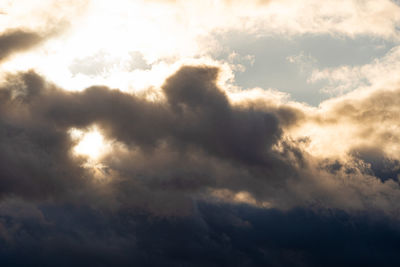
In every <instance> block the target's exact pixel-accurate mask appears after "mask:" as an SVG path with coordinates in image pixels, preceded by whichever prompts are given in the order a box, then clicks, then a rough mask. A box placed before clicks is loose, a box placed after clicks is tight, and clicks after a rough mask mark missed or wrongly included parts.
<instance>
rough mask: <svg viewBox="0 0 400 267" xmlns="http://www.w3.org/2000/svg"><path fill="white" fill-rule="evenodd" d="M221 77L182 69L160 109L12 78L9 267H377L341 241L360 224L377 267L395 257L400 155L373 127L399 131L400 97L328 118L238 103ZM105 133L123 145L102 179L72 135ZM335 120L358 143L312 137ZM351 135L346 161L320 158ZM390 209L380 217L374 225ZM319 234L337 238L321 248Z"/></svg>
mask: <svg viewBox="0 0 400 267" xmlns="http://www.w3.org/2000/svg"><path fill="white" fill-rule="evenodd" d="M218 73H219V70H218V68H216V67H207V66H196V67H195V66H184V67H182V68H181V69H179V70H178V71H177V72H176V73H174V74H173V75H172V76H171V77H169V78H168V79H167V80H166V81H165V83H164V85H163V86H162V88H161V89H162V94H163V97H162V98H160V99H157V100H155V101H150V100H147V99H146V98H143V97H141V96H136V95H132V94H128V93H124V92H121V91H119V90H116V89H110V88H108V87H104V86H92V87H90V88H87V89H86V90H83V91H81V92H71V91H65V90H63V89H61V88H59V87H57V86H56V85H54V84H51V83H49V82H47V81H46V80H45V79H44V78H43V77H41V76H39V75H38V74H36V73H35V72H33V71H30V72H22V73H16V74H12V75H9V76H8V77H7V79H6V81H5V82H4V83H3V84H2V85H1V89H0V125H1V128H0V129H1V130H0V148H1V149H0V162H1V164H0V173H1V174H2V179H1V181H0V183H1V187H0V188H1V190H0V197H1V198H2V202H1V205H0V239H1V240H2V241H1V242H4V244H5V246H6V247H7V246H10V249H8V250H0V254H2V255H4V257H3V258H4V259H5V260H6V261H9V262H11V261H13V262H15V261H17V262H19V263H20V264H24V261H25V260H27V261H30V262H45V263H49V264H51V263H53V262H55V261H57V260H60V259H64V258H65V256H63V255H69V256H71V257H69V259H70V260H66V262H68V263H71V259H80V260H81V262H80V263H82V264H86V265H88V264H89V265H90V264H100V263H107V264H110V265H115V264H131V263H137V264H150V265H151V264H158V263H159V262H157V260H160V262H161V261H162V262H171V264H172V265H174V264H181V263H182V264H184V263H196V262H198V263H199V264H200V265H204V264H208V263H210V262H214V263H215V262H218V263H220V264H225V263H226V264H229V263H231V262H230V260H232V261H234V262H240V261H243V262H242V263H243V264H245V263H246V262H247V264H250V265H265V264H276V265H278V266H279V265H282V264H290V260H289V259H292V258H293V257H294V258H293V259H295V262H301V263H304V264H306V265H313V264H314V265H319V264H320V263H321V262H323V261H324V259H326V257H325V256H326V255H328V251H329V253H330V252H331V248H332V247H333V248H334V249H336V250H338V251H339V252H338V253H339V254H340V257H339V258H335V260H334V261H333V262H334V263H335V264H339V265H340V264H343V263H345V262H348V261H353V262H356V263H364V257H362V256H360V254H358V253H356V252H357V251H355V250H354V249H353V247H351V246H350V247H348V248H347V247H346V248H343V246H342V245H343V244H348V243H349V242H350V239H349V237H348V236H349V235H350V236H352V235H357V234H359V233H360V229H361V231H364V232H363V233H364V234H365V236H366V237H365V239H362V238H359V237H355V239H351V240H353V241H354V242H355V246H356V247H359V246H361V245H362V244H364V241H365V240H366V241H368V242H373V243H374V244H375V245H374V246H373V247H372V248H371V247H364V249H365V250H369V249H371V250H374V251H379V254H374V255H375V256H371V258H369V261H371V262H382V261H384V260H387V262H392V261H391V259H384V256H383V255H386V254H385V252H384V251H385V249H386V248H387V246H386V245H385V242H386V241H388V242H393V240H396V238H397V237H392V238H390V236H393V235H395V236H397V234H398V229H397V228H396V227H393V225H392V222H397V221H398V210H399V207H398V203H399V200H400V188H399V185H398V174H399V154H396V153H395V151H396V150H393V149H392V150H390V146H389V145H388V146H386V145H385V144H386V143H384V139H379V138H377V136H379V129H378V127H376V128H374V130H368V134H366V133H365V131H366V130H367V128H368V125H376V126H377V125H382V127H383V128H382V129H385V128H384V127H388V125H390V124H391V123H396V120H395V118H396V116H395V114H397V106H398V103H397V97H396V96H397V95H398V92H397V91H396V90H392V91H390V90H389V91H385V90H383V89H380V90H376V91H374V92H369V93H368V94H367V93H365V95H364V96H362V97H361V96H359V97H356V96H355V95H351V94H350V95H346V96H342V97H340V98H337V99H335V100H331V101H328V102H325V103H323V104H322V105H321V107H320V108H319V109H317V108H311V107H307V106H305V105H302V104H299V103H294V102H290V101H288V100H287V99H286V98H285V96H283V95H282V94H277V93H274V92H272V91H269V92H264V91H261V90H260V89H255V90H253V91H251V93H250V94H246V97H245V96H244V95H243V94H241V93H240V92H239V93H229V92H228V91H227V90H223V89H222V88H221V87H220V86H218V85H217V84H218ZM368 112H372V114H371V115H368V114H369V113H368ZM367 122H368V124H367ZM94 125H95V126H96V127H97V128H98V129H99V131H101V133H102V134H103V135H104V137H105V139H106V140H107V141H108V142H110V144H112V148H111V149H110V151H107V152H106V154H104V155H103V156H102V157H101V158H100V159H99V160H100V163H101V167H99V172H100V174H99V173H96V170H94V169H92V168H90V167H89V168H88V167H85V162H86V161H87V159H86V158H85V157H82V156H77V155H75V154H74V153H73V148H74V146H75V145H76V144H77V141H75V140H74V139H73V138H72V137H71V135H70V134H69V131H70V129H72V128H75V129H76V128H77V129H81V130H85V129H90V128H91V127H93V126H94ZM310 125H311V126H312V127H309V126H310ZM332 125H334V129H340V127H353V128H348V129H352V130H351V131H347V132H346V133H348V134H349V136H350V137H349V138H347V137H346V139H343V135H338V134H337V132H334V133H331V134H333V135H330V136H325V135H323V134H321V135H318V134H317V135H316V134H314V135H313V134H312V133H313V131H310V129H312V130H314V131H316V129H317V130H320V131H321V132H322V133H323V131H324V130H325V131H329V130H330V128H329V127H331V126H332ZM346 129H347V128H346ZM396 129H397V128H396V127H392V128H390V127H388V128H386V131H388V132H390V133H391V134H392V135H393V136H396V135H395V134H396ZM363 132H364V134H362V133H363ZM332 136H334V138H332ZM335 136H336V137H335ZM328 137H329V138H328ZM324 138H328V139H324ZM352 138H353V139H354V140H358V141H359V142H358V143H357V142H355V141H354V140H353V139H352ZM337 140H339V141H340V140H341V141H342V142H343V146H342V147H341V149H342V150H341V153H326V154H324V153H317V152H314V151H313V150H312V149H310V148H311V147H312V146H313V145H315V143H316V142H317V144H318V146H319V148H320V149H322V150H328V149H330V147H331V145H332V144H334V143H335V142H336V141H337ZM372 142H374V143H372ZM380 142H382V144H381V143H380ZM393 144H394V143H393ZM332 150H334V149H332ZM329 152H332V151H329ZM343 155H344V156H343ZM396 176H397V177H396ZM99 177H100V178H101V179H99ZM324 214H325V215H324ZM326 214H328V215H326ZM377 214H378V215H379V216H378V217H379V218H382V222H380V221H379V222H377V221H374V220H373V219H371V218H375V216H376V215H377ZM324 216H326V217H324ZM342 216H343V217H342ZM293 221H295V222H296V221H297V222H298V224H296V226H295V225H294V224H292V222H293ZM288 222H290V223H288ZM309 224H310V225H313V228H312V229H313V230H312V231H311V230H310V229H311V228H307V225H309ZM354 224H357V225H361V226H360V227H361V228H357V229H354V228H353V225H354ZM266 225H267V226H266ZM299 225H301V226H302V227H304V228H302V227H299ZM314 226H315V227H314ZM332 227H333V228H332ZM382 227H383V228H382ZM221 229H222V230H221ZM315 229H317V232H318V234H315V235H314V231H315ZM363 229H364V230H363ZM382 229H385V230H384V232H382V231H383V230H382ZM288 232H289V233H292V234H287V233H288ZM166 233H168V234H169V235H170V234H171V233H174V234H173V236H174V238H173V239H168V238H167V237H166V236H165V235H166ZM293 233H294V234H293ZM385 233H386V234H387V235H385ZM382 234H383V235H384V238H383V239H380V238H379V236H381V235H382ZM305 236H307V237H308V238H304V237H305ZM321 236H322V237H321ZM267 237H268V238H267ZM333 237H335V238H333ZM321 238H327V239H330V240H331V239H332V238H333V239H332V240H335V241H334V243H333V244H332V247H330V246H325V245H326V244H327V243H324V244H325V245H324V246H323V247H322V248H321V247H318V248H316V247H315V246H314V245H315V242H317V243H320V242H322V241H321ZM239 240H241V241H239ZM299 240H304V241H299ZM308 240H310V243H308ZM32 244H34V245H32ZM31 245H32V246H31ZM27 247H28V248H29V249H28V250H25V251H26V252H24V253H23V255H25V257H18V259H17V258H16V257H17V256H16V255H21V253H22V248H27ZM35 248H40V250H41V251H44V252H39V251H38V250H37V249H35ZM246 248H247V249H246ZM32 251H33V252H34V253H30V252H32ZM60 251H64V252H65V253H66V254H62V255H61V254H60ZM128 251H130V253H128ZM153 252H154V253H156V254H157V253H158V254H157V255H159V256H158V257H149V255H150V254H152V255H154V253H153ZM347 253H351V256H346V255H349V254H347ZM388 253H392V252H391V251H389V252H388ZM232 255H241V257H240V258H238V259H236V258H235V256H232ZM287 255H291V257H287ZM324 255H325V256H324ZM72 256H73V257H72ZM232 257H233V258H232ZM199 258H201V260H199ZM77 264H78V263H77Z"/></svg>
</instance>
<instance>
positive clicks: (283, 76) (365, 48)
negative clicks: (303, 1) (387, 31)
mask: <svg viewBox="0 0 400 267" xmlns="http://www.w3.org/2000/svg"><path fill="white" fill-rule="evenodd" d="M216 40H218V43H219V44H220V45H221V47H222V49H221V50H220V51H219V53H218V54H217V55H216V57H217V58H218V59H224V60H229V59H230V58H231V59H232V55H236V56H235V59H237V61H236V62H234V63H240V64H242V65H243V66H244V68H242V69H241V71H240V70H239V71H236V72H235V82H236V84H237V85H239V86H240V87H242V88H252V87H261V88H265V89H266V88H274V89H277V90H279V91H283V92H286V93H289V94H290V95H291V97H292V99H293V100H296V101H301V102H306V103H308V104H311V105H318V104H319V103H320V102H321V101H323V100H325V99H327V98H330V97H332V95H333V94H337V93H338V92H327V91H326V90H323V88H325V86H327V85H328V81H326V80H325V81H323V80H320V81H311V80H310V77H311V75H312V73H313V71H314V70H317V69H326V68H336V67H340V66H348V67H355V66H362V65H365V64H369V63H371V62H373V61H374V60H375V59H377V58H381V57H383V56H385V55H386V54H387V53H388V52H389V51H390V50H391V49H392V48H393V47H395V46H396V43H395V42H393V41H389V40H383V39H380V38H372V37H368V36H362V37H357V38H349V37H339V36H332V35H313V34H306V35H302V36H295V37H287V36H282V35H273V36H264V37H257V36H254V35H251V34H246V33H243V32H230V33H227V34H223V35H217V36H216ZM235 59H233V61H235ZM249 59H251V60H249Z"/></svg>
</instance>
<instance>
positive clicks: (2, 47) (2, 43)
mask: <svg viewBox="0 0 400 267" xmlns="http://www.w3.org/2000/svg"><path fill="white" fill-rule="evenodd" d="M45 39H46V36H43V35H42V34H40V33H37V32H32V31H28V30H23V29H9V30H6V31H5V32H3V33H2V34H1V35H0V62H1V61H3V60H5V59H6V58H7V57H9V56H11V55H12V54H14V53H17V52H21V51H24V50H27V49H29V48H32V47H34V46H36V45H38V44H39V43H41V42H43V41H44V40H45Z"/></svg>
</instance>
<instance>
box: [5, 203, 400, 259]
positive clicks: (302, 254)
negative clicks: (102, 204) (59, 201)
mask: <svg viewBox="0 0 400 267" xmlns="http://www.w3.org/2000/svg"><path fill="white" fill-rule="evenodd" d="M39 210H40V211H41V212H42V214H43V217H44V218H45V220H46V223H43V222H42V221H41V220H39V219H36V218H32V217H30V218H29V217H22V218H17V219H15V218H12V217H10V216H7V215H6V214H2V216H1V217H0V222H1V225H2V226H3V227H4V228H6V229H10V232H9V240H10V241H8V242H6V241H4V240H3V241H2V242H1V243H2V246H1V248H0V257H1V260H0V262H1V263H2V264H4V265H7V266H37V265H40V266H54V265H57V266H71V265H73V266H132V265H138V266H396V265H398V264H399V259H398V257H397V251H398V248H399V245H398V241H399V240H400V229H399V226H398V224H397V223H396V222H395V221H391V220H390V219H387V218H385V217H383V216H379V215H378V214H377V215H375V216H371V215H368V214H358V215H349V214H346V213H344V212H341V211H338V210H331V211H329V212H327V213H325V214H321V213H316V212H313V211H310V210H307V209H294V210H291V211H288V212H282V211H279V210H275V209H259V208H254V207H251V206H246V205H210V204H206V203H199V204H198V206H197V210H196V213H195V214H193V215H191V216H187V217H182V218H175V219H166V218H151V217H148V216H146V215H143V214H133V213H130V212H129V211H124V212H118V213H113V214H109V213H105V212H100V211H98V210H95V209H92V208H90V207H87V206H82V205H80V206H71V205H66V206H54V205H42V206H40V207H39Z"/></svg>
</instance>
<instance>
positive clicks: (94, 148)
mask: <svg viewBox="0 0 400 267" xmlns="http://www.w3.org/2000/svg"><path fill="white" fill-rule="evenodd" d="M70 134H71V136H72V138H73V139H75V140H78V141H79V142H78V144H77V145H76V146H75V147H74V150H73V151H74V153H75V154H76V155H81V156H86V157H88V158H89V160H97V159H99V158H100V157H101V156H102V155H104V153H105V152H106V151H107V149H108V145H107V143H106V141H105V140H104V137H103V135H102V134H101V133H100V131H99V130H98V129H97V128H92V129H90V130H89V131H87V132H84V131H81V130H79V129H72V130H71V131H70Z"/></svg>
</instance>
